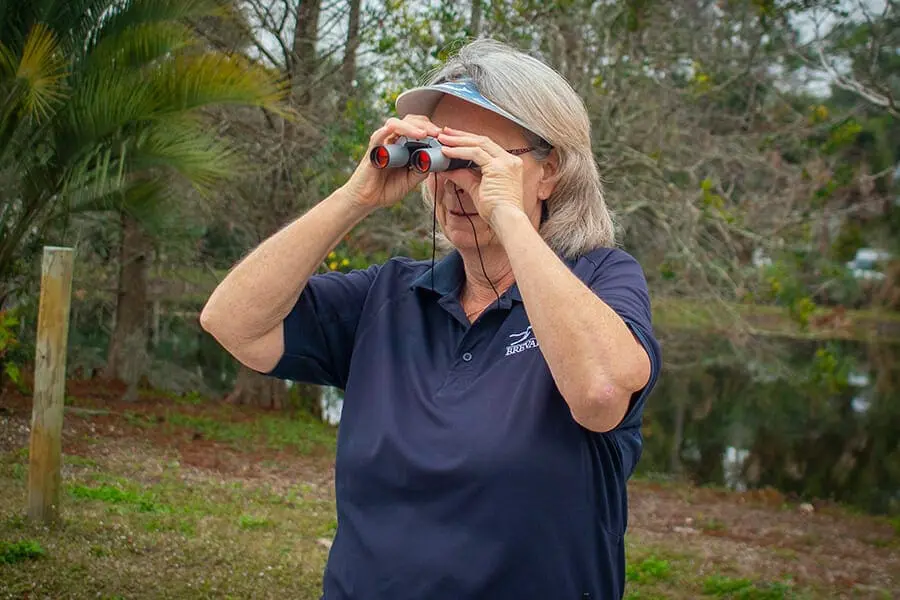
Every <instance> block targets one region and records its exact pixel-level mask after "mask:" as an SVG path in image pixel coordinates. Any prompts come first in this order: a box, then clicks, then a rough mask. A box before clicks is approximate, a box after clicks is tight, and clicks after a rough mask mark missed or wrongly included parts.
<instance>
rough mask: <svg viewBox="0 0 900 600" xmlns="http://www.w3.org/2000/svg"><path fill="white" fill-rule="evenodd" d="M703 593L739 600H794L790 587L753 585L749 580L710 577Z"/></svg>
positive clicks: (778, 584) (777, 584) (720, 576)
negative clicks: (792, 599)
mask: <svg viewBox="0 0 900 600" xmlns="http://www.w3.org/2000/svg"><path fill="white" fill-rule="evenodd" d="M703 593H704V594H705V595H707V596H715V597H717V598H735V599H740V600H781V599H782V598H794V597H795V596H794V592H793V590H792V589H791V587H790V586H789V585H787V584H783V583H761V584H760V583H754V582H752V581H750V580H749V579H733V578H730V577H725V576H722V575H711V576H709V577H707V578H706V580H705V581H704V582H703Z"/></svg>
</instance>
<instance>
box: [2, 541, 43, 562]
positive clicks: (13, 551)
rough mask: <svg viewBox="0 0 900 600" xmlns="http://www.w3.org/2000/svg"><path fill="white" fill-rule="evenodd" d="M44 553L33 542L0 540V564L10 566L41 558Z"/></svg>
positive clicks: (38, 545)
mask: <svg viewBox="0 0 900 600" xmlns="http://www.w3.org/2000/svg"><path fill="white" fill-rule="evenodd" d="M45 554H46V552H45V551H44V549H43V548H42V547H41V545H40V544H39V543H38V542H36V541H34V540H22V541H18V542H4V541H2V540H0V564H5V565H12V564H15V563H18V562H22V561H24V560H29V559H35V558H41V557H42V556H44V555H45Z"/></svg>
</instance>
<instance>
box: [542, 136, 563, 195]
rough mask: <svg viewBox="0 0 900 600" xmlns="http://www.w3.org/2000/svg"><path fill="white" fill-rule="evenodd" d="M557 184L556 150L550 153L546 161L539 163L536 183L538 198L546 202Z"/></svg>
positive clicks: (557, 158) (557, 163)
mask: <svg viewBox="0 0 900 600" xmlns="http://www.w3.org/2000/svg"><path fill="white" fill-rule="evenodd" d="M558 182H559V156H558V155H557V154H556V149H555V148H554V149H553V150H551V151H550V155H549V156H547V160H545V161H543V162H542V163H541V178H540V180H539V181H538V188H537V192H538V198H540V199H541V200H546V199H547V198H549V197H550V196H551V194H553V190H554V189H555V188H556V184H557V183H558Z"/></svg>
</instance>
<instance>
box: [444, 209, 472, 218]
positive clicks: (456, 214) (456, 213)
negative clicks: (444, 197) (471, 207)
mask: <svg viewBox="0 0 900 600" xmlns="http://www.w3.org/2000/svg"><path fill="white" fill-rule="evenodd" d="M450 214H451V215H453V216H454V217H477V216H478V212H459V211H458V210H451V211H450Z"/></svg>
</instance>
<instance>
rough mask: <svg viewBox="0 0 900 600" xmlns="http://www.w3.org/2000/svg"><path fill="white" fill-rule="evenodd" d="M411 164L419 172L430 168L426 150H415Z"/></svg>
mask: <svg viewBox="0 0 900 600" xmlns="http://www.w3.org/2000/svg"><path fill="white" fill-rule="evenodd" d="M413 166H414V167H415V168H416V170H417V171H419V172H420V173H427V172H428V171H429V170H431V157H430V156H429V155H428V153H427V152H416V153H415V154H414V155H413Z"/></svg>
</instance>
